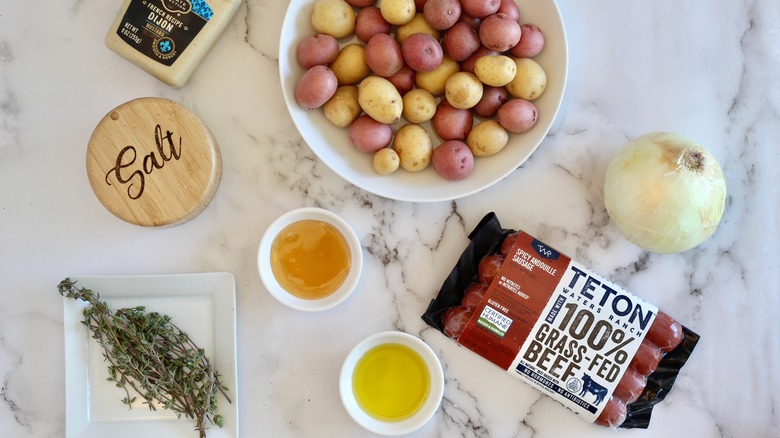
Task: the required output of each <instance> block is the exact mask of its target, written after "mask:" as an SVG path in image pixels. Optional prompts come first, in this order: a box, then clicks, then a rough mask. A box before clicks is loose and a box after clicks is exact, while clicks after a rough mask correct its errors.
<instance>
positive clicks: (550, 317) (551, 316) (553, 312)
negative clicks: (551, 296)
mask: <svg viewBox="0 0 780 438" xmlns="http://www.w3.org/2000/svg"><path fill="white" fill-rule="evenodd" d="M564 303H566V297H565V296H563V295H558V298H556V299H555V303H554V304H553V306H552V309H550V313H548V314H547V317H546V318H545V319H544V322H546V323H547V324H552V323H553V322H555V317H557V316H558V313H559V312H560V311H561V308H562V307H563V305H564Z"/></svg>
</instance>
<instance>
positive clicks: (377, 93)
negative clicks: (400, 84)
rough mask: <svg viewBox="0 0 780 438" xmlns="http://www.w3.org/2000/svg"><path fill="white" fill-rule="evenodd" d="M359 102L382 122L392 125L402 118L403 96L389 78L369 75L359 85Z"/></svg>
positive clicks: (368, 112) (366, 110) (367, 111)
mask: <svg viewBox="0 0 780 438" xmlns="http://www.w3.org/2000/svg"><path fill="white" fill-rule="evenodd" d="M358 103H359V104H360V107H361V108H362V109H363V111H365V112H366V114H368V115H369V116H370V117H371V118H372V119H374V120H376V121H377V122H380V123H386V124H388V125H392V124H393V123H395V122H397V121H398V120H399V119H400V118H401V112H402V111H403V98H401V95H400V94H399V93H398V90H396V88H395V86H393V84H392V83H391V82H390V81H388V80H387V79H385V78H383V77H379V76H369V77H367V78H365V79H363V82H361V83H360V85H359V86H358Z"/></svg>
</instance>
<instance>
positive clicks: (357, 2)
mask: <svg viewBox="0 0 780 438" xmlns="http://www.w3.org/2000/svg"><path fill="white" fill-rule="evenodd" d="M375 1H376V0H346V2H347V3H349V4H350V6H354V7H356V8H365V7H368V6H371V5H373V4H374V2H375Z"/></svg>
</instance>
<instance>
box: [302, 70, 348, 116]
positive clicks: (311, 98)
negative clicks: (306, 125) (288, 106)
mask: <svg viewBox="0 0 780 438" xmlns="http://www.w3.org/2000/svg"><path fill="white" fill-rule="evenodd" d="M336 88H338V81H337V79H336V75H335V74H334V73H333V71H332V70H331V69H329V68H328V67H325V66H324V65H315V66H314V67H312V68H310V69H308V70H306V71H305V72H304V73H303V75H301V77H300V79H298V83H297V84H295V100H296V102H298V105H300V106H302V107H303V108H306V109H314V108H319V107H321V106H322V105H324V104H325V102H327V101H328V99H330V98H331V97H333V94H334V93H336Z"/></svg>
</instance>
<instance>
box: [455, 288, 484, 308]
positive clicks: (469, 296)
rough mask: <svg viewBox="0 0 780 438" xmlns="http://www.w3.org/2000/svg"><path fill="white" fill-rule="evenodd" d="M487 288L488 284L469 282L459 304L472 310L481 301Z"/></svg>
mask: <svg viewBox="0 0 780 438" xmlns="http://www.w3.org/2000/svg"><path fill="white" fill-rule="evenodd" d="M487 290H488V285H486V284H482V283H471V284H470V285H469V287H467V288H466V291H465V292H464V293H463V299H462V300H461V302H460V303H461V305H462V306H463V307H465V308H467V309H469V310H471V311H472V312H473V311H474V310H475V309H476V308H477V306H479V304H480V303H481V302H482V298H484V296H485V292H487Z"/></svg>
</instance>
